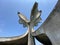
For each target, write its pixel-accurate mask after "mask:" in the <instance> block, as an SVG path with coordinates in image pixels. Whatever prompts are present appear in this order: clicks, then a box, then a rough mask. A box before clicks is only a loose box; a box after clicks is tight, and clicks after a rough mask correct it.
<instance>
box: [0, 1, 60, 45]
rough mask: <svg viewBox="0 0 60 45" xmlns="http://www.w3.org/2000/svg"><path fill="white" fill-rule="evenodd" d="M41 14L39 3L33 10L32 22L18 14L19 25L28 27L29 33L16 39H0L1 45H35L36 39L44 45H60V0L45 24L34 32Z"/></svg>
mask: <svg viewBox="0 0 60 45" xmlns="http://www.w3.org/2000/svg"><path fill="white" fill-rule="evenodd" d="M41 12H42V11H39V10H38V3H37V2H35V4H34V6H33V8H32V11H31V16H30V20H28V19H27V18H26V17H25V16H24V15H22V14H21V13H20V12H18V16H19V18H20V19H19V23H20V24H23V26H24V27H28V30H27V32H26V33H25V34H24V35H21V36H16V37H0V45H35V40H34V38H36V39H37V40H38V41H39V42H41V43H43V44H44V45H60V0H58V2H57V4H56V6H55V7H54V9H53V10H52V12H51V13H50V15H49V16H48V18H47V19H46V20H45V22H44V23H43V24H42V25H41V26H40V27H39V28H38V29H37V30H36V31H34V29H33V27H34V26H36V25H37V24H38V22H40V20H41V18H40V16H41Z"/></svg>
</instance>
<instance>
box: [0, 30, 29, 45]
mask: <svg viewBox="0 0 60 45" xmlns="http://www.w3.org/2000/svg"><path fill="white" fill-rule="evenodd" d="M27 42H28V30H27V32H26V33H25V34H24V35H21V36H16V37H0V45H27Z"/></svg>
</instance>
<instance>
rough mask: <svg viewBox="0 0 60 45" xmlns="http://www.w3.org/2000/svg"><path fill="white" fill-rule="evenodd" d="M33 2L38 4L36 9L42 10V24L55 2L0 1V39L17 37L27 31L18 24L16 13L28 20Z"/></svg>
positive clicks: (54, 0)
mask: <svg viewBox="0 0 60 45" xmlns="http://www.w3.org/2000/svg"><path fill="white" fill-rule="evenodd" d="M34 2H38V9H39V10H40V9H41V10H42V15H41V18H42V23H43V22H44V20H45V19H46V18H47V17H48V15H49V14H50V12H51V11H52V9H53V8H54V6H55V4H56V2H57V0H0V37H11V36H18V35H21V34H24V33H25V32H26V31H27V28H23V26H22V25H20V24H19V23H18V20H19V17H18V15H17V12H18V11H19V12H21V13H23V14H24V15H25V16H26V17H27V18H28V19H29V18H30V13H31V9H32V7H33V4H34ZM39 25H40V23H39ZM35 28H36V27H35ZM36 29H37V28H36Z"/></svg>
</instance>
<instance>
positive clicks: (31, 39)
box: [28, 25, 35, 45]
mask: <svg viewBox="0 0 60 45" xmlns="http://www.w3.org/2000/svg"><path fill="white" fill-rule="evenodd" d="M28 30H29V33H28V45H35V40H34V37H33V36H32V34H31V33H32V25H29V26H28Z"/></svg>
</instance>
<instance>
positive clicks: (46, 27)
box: [35, 0, 60, 45]
mask: <svg viewBox="0 0 60 45" xmlns="http://www.w3.org/2000/svg"><path fill="white" fill-rule="evenodd" d="M43 33H45V34H46V35H47V36H48V37H49V39H50V41H51V43H52V45H60V0H58V2H57V4H56V6H55V7H54V9H53V11H52V12H51V13H50V15H49V16H48V18H47V19H46V21H45V22H44V23H43V24H42V25H41V26H40V27H39V29H37V31H36V32H35V34H36V35H39V34H43ZM39 36H40V35H39ZM39 36H37V37H38V40H39ZM39 41H41V40H39Z"/></svg>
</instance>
